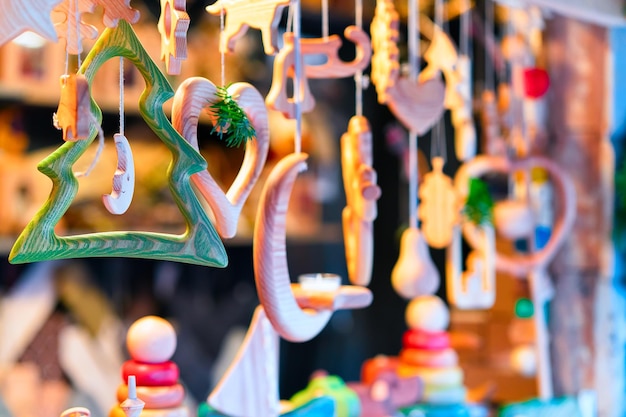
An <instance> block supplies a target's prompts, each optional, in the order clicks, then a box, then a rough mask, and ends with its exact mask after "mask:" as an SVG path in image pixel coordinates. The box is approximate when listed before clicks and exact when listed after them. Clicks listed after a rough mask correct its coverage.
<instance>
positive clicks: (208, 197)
mask: <svg viewBox="0 0 626 417" xmlns="http://www.w3.org/2000/svg"><path fill="white" fill-rule="evenodd" d="M227 91H228V92H229V95H230V96H231V97H233V99H234V100H236V101H237V103H238V104H239V106H240V107H241V108H242V109H243V110H244V111H245V112H246V115H247V117H248V120H249V121H250V123H251V125H252V126H253V127H254V130H255V132H256V138H255V140H249V141H247V142H246V150H245V156H244V159H243V163H242V165H241V168H240V170H239V173H238V174H237V177H236V178H235V181H234V182H233V184H232V185H231V186H230V188H229V190H228V192H227V193H226V194H224V191H222V189H221V188H220V186H219V185H218V184H217V183H216V182H215V180H214V179H213V177H212V176H211V174H210V173H209V172H208V171H206V170H205V171H202V172H199V173H197V174H194V175H192V176H191V182H192V184H193V185H194V186H195V188H196V189H197V190H198V191H199V192H200V194H201V195H202V197H203V198H204V200H205V201H206V202H207V203H208V205H209V207H210V208H211V210H212V212H213V215H214V216H215V219H216V222H215V227H216V229H217V231H218V233H219V234H220V236H222V237H223V238H231V237H233V236H235V234H236V233H237V223H238V221H239V216H240V214H241V209H242V208H243V205H244V203H245V201H246V199H247V198H248V196H249V195H250V192H251V191H252V188H253V187H254V185H255V183H256V181H257V180H258V178H259V176H260V175H261V172H262V170H263V167H264V165H265V160H266V158H267V152H268V150H269V126H268V119H267V110H266V108H265V105H264V102H263V97H262V96H261V94H260V93H259V92H258V91H257V90H256V89H255V88H254V87H252V86H251V85H250V84H247V83H235V84H232V85H231V86H229V87H228V89H227ZM216 92H217V88H216V87H215V85H214V84H213V83H212V82H211V81H209V80H207V79H205V78H200V77H193V78H188V79H187V80H185V81H183V83H182V84H181V85H180V86H179V87H178V90H177V91H176V94H175V96H174V103H173V105H172V124H173V125H174V127H175V128H176V130H177V131H178V132H180V134H181V135H182V136H183V137H184V138H185V139H186V140H187V141H188V142H189V144H190V145H191V146H192V147H193V148H194V149H196V150H198V134H197V128H198V118H199V117H200V113H201V112H202V111H203V110H204V109H207V108H208V107H210V106H211V104H212V103H214V102H215V101H216V100H217V96H216Z"/></svg>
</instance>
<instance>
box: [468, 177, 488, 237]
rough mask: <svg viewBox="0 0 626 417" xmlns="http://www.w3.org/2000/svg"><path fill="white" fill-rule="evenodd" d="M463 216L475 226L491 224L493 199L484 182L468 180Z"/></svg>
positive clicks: (474, 179)
mask: <svg viewBox="0 0 626 417" xmlns="http://www.w3.org/2000/svg"><path fill="white" fill-rule="evenodd" d="M463 214H464V215H465V217H466V218H467V219H468V220H469V221H471V222H472V223H474V224H475V225H482V224H492V223H493V199H492V198H491V194H489V189H488V187H487V184H486V183H485V182H484V181H482V180H480V179H478V178H470V181H469V194H468V195H467V200H466V201H465V207H464V208H463Z"/></svg>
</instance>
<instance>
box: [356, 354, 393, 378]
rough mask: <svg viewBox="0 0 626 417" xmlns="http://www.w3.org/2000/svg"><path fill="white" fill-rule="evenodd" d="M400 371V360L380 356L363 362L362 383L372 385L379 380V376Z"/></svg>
mask: <svg viewBox="0 0 626 417" xmlns="http://www.w3.org/2000/svg"><path fill="white" fill-rule="evenodd" d="M396 369H398V358H397V357H392V356H383V355H379V356H376V357H374V358H372V359H368V360H366V361H365V362H363V365H362V366H361V382H362V383H363V384H365V385H371V384H373V383H374V381H376V379H378V375H380V374H381V373H383V372H389V371H391V372H393V373H395V372H396Z"/></svg>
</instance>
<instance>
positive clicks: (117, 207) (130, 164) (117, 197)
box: [102, 133, 135, 214]
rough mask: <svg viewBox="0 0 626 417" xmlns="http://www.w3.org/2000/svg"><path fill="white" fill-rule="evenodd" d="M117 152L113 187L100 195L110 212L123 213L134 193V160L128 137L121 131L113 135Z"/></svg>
mask: <svg viewBox="0 0 626 417" xmlns="http://www.w3.org/2000/svg"><path fill="white" fill-rule="evenodd" d="M113 140H114V141H115V151H116V153H117V168H116V169H115V173H114V174H113V189H112V191H111V193H110V194H105V195H103V196H102V203H103V204H104V206H105V207H106V209H107V210H108V211H109V213H111V214H124V213H125V212H126V210H128V208H129V207H130V203H131V202H132V201H133V194H134V193H135V162H134V159H133V152H132V150H131V148H130V144H129V143H128V139H126V136H124V135H123V134H121V133H116V134H115V135H114V136H113Z"/></svg>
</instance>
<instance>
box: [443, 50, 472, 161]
mask: <svg viewBox="0 0 626 417" xmlns="http://www.w3.org/2000/svg"><path fill="white" fill-rule="evenodd" d="M455 72H456V74H457V76H458V84H457V86H456V89H457V92H458V96H459V97H460V99H461V102H460V103H458V105H457V106H455V107H449V108H450V112H451V114H452V125H453V126H454V150H455V153H456V157H457V159H458V160H459V161H467V160H468V159H471V158H473V157H474V156H475V155H476V129H475V128H474V115H473V100H472V62H471V61H470V58H469V57H468V56H466V55H460V56H459V59H458V60H457V63H456V69H455Z"/></svg>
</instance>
